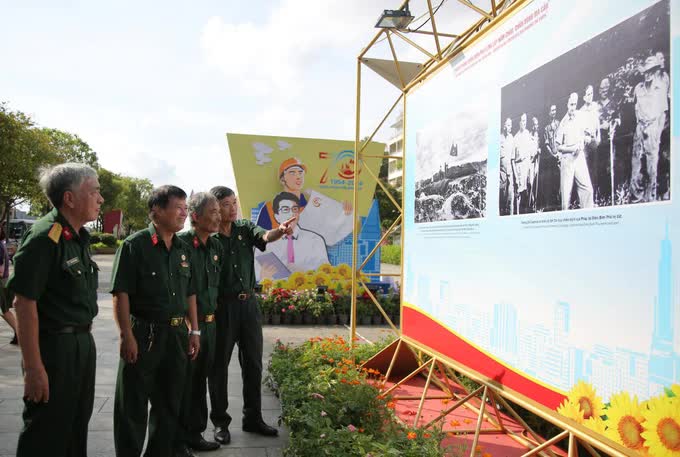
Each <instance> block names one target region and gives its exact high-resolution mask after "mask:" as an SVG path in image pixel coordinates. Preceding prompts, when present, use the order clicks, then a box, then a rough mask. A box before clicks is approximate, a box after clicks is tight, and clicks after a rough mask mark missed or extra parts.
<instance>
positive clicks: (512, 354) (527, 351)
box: [406, 225, 680, 401]
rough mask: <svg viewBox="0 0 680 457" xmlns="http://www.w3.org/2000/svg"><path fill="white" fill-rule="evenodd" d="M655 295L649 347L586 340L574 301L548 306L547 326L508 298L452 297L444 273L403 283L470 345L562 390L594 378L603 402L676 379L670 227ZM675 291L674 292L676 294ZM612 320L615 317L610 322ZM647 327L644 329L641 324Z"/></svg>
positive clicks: (679, 377)
mask: <svg viewBox="0 0 680 457" xmlns="http://www.w3.org/2000/svg"><path fill="white" fill-rule="evenodd" d="M657 275H658V280H657V288H656V295H655V296H653V297H650V299H649V308H648V309H649V310H650V312H652V313H653V315H654V319H653V326H654V328H653V332H652V335H653V336H652V340H651V345H650V347H649V351H648V352H647V353H643V352H639V351H634V350H631V349H629V348H626V347H624V346H617V347H610V346H606V345H603V344H594V345H592V346H583V345H582V343H580V342H579V341H578V340H577V339H576V338H575V337H574V334H575V333H577V332H574V329H573V328H572V319H571V314H572V305H571V304H570V303H568V302H565V301H557V302H555V304H554V305H552V316H553V321H552V325H550V324H548V325H546V324H545V323H533V322H528V321H529V319H527V317H528V316H522V314H521V308H519V307H518V306H517V305H516V304H513V303H504V302H501V303H495V304H494V305H493V310H492V311H486V310H481V309H479V308H476V307H475V306H474V305H469V304H461V303H452V299H451V296H452V293H451V285H450V282H449V281H448V280H438V281H432V280H431V279H430V277H428V276H426V275H424V274H415V275H414V274H413V271H409V274H408V277H407V284H406V287H407V290H409V291H410V292H411V293H410V294H409V295H410V296H411V297H415V298H416V303H415V304H416V305H417V307H418V308H420V309H422V310H423V311H425V312H427V313H429V314H430V315H432V316H437V317H438V319H439V320H440V321H442V322H443V323H444V324H445V325H446V326H447V327H448V328H449V329H451V330H453V331H454V332H455V333H456V334H457V335H459V336H461V337H463V338H465V339H466V340H468V341H469V342H471V343H472V344H474V345H476V346H478V347H480V348H483V349H490V352H491V353H492V355H493V356H494V357H495V358H496V359H497V360H500V361H502V362H503V363H505V364H506V365H508V366H510V367H513V368H514V369H517V370H519V371H520V372H522V373H524V374H526V375H529V376H531V377H532V378H534V379H537V380H539V381H541V382H544V383H546V384H548V385H550V386H553V387H554V388H557V389H559V390H562V391H565V392H567V391H569V390H570V389H571V388H572V386H573V385H575V384H576V383H577V382H578V381H581V380H582V381H585V382H588V383H590V384H591V385H593V386H594V387H595V388H596V389H597V392H598V394H599V395H600V396H601V397H602V398H603V399H604V400H605V401H607V400H608V399H609V397H610V396H611V395H612V394H615V393H617V392H621V391H625V392H628V393H630V394H632V395H637V396H638V398H640V399H641V400H644V399H647V398H650V397H653V396H655V395H658V394H660V393H663V390H664V387H668V386H670V385H672V384H674V383H678V382H680V353H679V352H678V350H677V344H676V343H677V341H676V340H680V335H676V334H675V333H677V332H674V322H675V321H676V318H677V315H678V313H680V306H679V305H680V300H678V293H677V291H678V290H680V288H679V286H680V284H678V282H677V280H676V282H675V284H674V281H673V272H672V245H671V240H670V237H669V233H668V225H667V226H666V233H665V237H664V239H663V240H661V243H660V255H659V260H658V268H657ZM674 291H675V294H674ZM613 325H615V324H613ZM640 331H641V332H645V333H649V329H641V330H640Z"/></svg>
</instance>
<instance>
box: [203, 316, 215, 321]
mask: <svg viewBox="0 0 680 457" xmlns="http://www.w3.org/2000/svg"><path fill="white" fill-rule="evenodd" d="M214 320H215V315H214V314H207V315H206V316H205V319H204V321H205V322H213V321H214Z"/></svg>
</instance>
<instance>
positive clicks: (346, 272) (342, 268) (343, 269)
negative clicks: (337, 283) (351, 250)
mask: <svg viewBox="0 0 680 457" xmlns="http://www.w3.org/2000/svg"><path fill="white" fill-rule="evenodd" d="M337 269H338V274H339V275H340V276H342V277H343V278H345V279H350V278H351V277H352V269H351V268H350V267H349V265H347V264H346V263H341V264H340V265H338V266H337Z"/></svg>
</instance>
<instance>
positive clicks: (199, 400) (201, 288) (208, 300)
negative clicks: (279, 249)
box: [178, 229, 223, 443]
mask: <svg viewBox="0 0 680 457" xmlns="http://www.w3.org/2000/svg"><path fill="white" fill-rule="evenodd" d="M179 238H180V239H181V240H183V241H185V242H186V243H187V244H188V245H189V246H191V248H192V256H193V257H192V259H193V263H194V265H195V274H196V277H195V281H194V282H195V284H196V289H197V293H196V302H197V305H198V309H197V311H198V325H199V329H200V330H201V351H200V352H199V354H198V357H197V358H196V360H194V361H192V362H190V363H189V364H188V366H187V382H186V386H185V389H184V399H183V401H182V413H181V419H180V420H181V427H182V433H181V434H178V439H180V440H184V441H186V442H188V443H196V442H198V441H199V440H200V438H201V434H202V433H203V431H204V430H205V428H206V426H207V425H208V404H207V401H206V380H207V377H208V374H209V373H210V372H211V370H212V368H213V361H214V358H215V310H216V309H217V293H218V286H219V281H220V272H221V270H222V257H223V256H222V245H221V244H220V242H219V241H218V240H217V239H216V238H213V237H208V239H207V240H206V243H205V244H203V243H202V242H201V240H200V239H199V238H198V236H197V235H196V232H195V231H194V230H193V229H192V230H189V231H188V232H183V233H180V234H179Z"/></svg>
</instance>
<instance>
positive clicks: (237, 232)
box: [209, 220, 267, 427]
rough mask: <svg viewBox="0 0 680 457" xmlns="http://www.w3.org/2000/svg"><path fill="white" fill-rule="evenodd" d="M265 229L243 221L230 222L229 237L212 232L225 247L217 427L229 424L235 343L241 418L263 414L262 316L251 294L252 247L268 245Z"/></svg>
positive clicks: (214, 383) (213, 379)
mask: <svg viewBox="0 0 680 457" xmlns="http://www.w3.org/2000/svg"><path fill="white" fill-rule="evenodd" d="M265 233H266V231H265V230H264V229H263V228H262V227H259V226H257V225H255V224H253V223H252V222H250V221H247V220H239V221H235V222H234V223H232V225H231V234H230V236H225V235H223V234H221V233H216V234H214V235H213V236H214V237H215V239H216V240H218V241H219V242H220V243H221V244H222V248H223V250H224V261H223V263H222V274H221V277H220V287H219V297H218V307H217V314H216V317H217V343H216V346H215V365H214V368H213V372H212V375H211V376H210V378H209V386H210V404H211V411H210V420H211V421H212V422H213V424H215V426H216V427H220V426H222V427H226V426H228V425H229V423H231V416H230V415H229V413H228V412H227V408H228V406H229V401H228V399H227V368H228V366H229V362H230V360H231V354H232V352H233V350H234V344H236V343H238V347H239V352H238V356H239V362H240V363H241V376H242V378H243V418H244V421H251V420H252V421H255V420H258V419H260V418H261V417H260V416H261V411H262V398H261V385H262V317H261V315H260V310H259V309H258V305H257V302H256V300H255V297H254V295H253V289H254V287H255V264H254V251H253V247H257V248H258V249H259V250H261V251H264V250H265V248H266V246H267V242H266V241H265V240H264V234H265Z"/></svg>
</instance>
